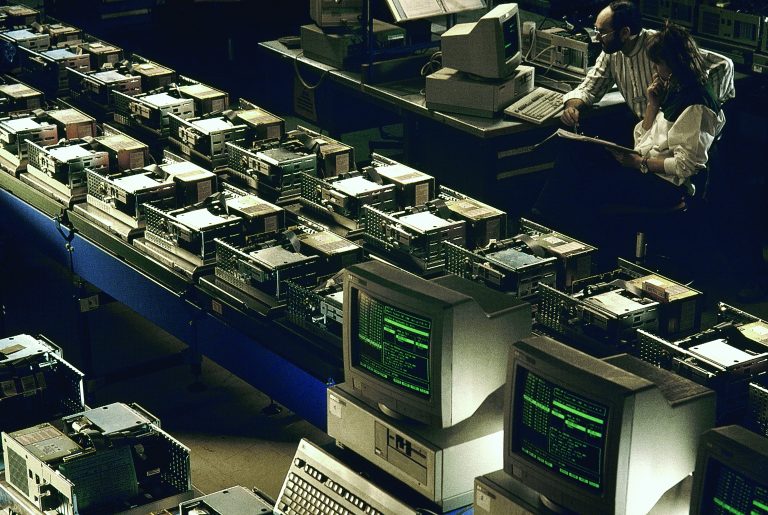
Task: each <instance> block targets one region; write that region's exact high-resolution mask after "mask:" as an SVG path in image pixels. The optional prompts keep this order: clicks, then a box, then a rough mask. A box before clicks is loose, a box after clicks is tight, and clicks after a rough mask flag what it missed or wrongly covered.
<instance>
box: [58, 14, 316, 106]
mask: <svg viewBox="0 0 768 515" xmlns="http://www.w3.org/2000/svg"><path fill="white" fill-rule="evenodd" d="M157 3H158V2H157V1H151V0H149V1H147V0H145V1H141V0H124V1H122V2H112V3H102V1H101V0H85V1H84V0H59V1H56V2H54V3H53V4H52V5H50V6H49V7H48V8H47V11H46V12H47V13H48V14H49V15H51V16H54V17H56V18H58V19H60V20H62V21H65V22H69V23H72V24H74V25H76V26H79V27H82V28H83V29H84V30H85V31H86V32H88V33H89V34H92V35H94V36H96V37H98V38H100V39H103V40H105V41H108V42H110V43H113V44H116V45H118V46H120V47H122V48H124V49H125V50H127V51H130V52H133V53H138V54H139V55H141V56H143V57H146V58H149V59H151V60H153V61H157V62H159V63H160V64H163V65H165V66H169V67H171V68H173V69H175V70H176V71H178V72H179V73H181V74H182V75H186V76H188V77H191V78H193V79H196V80H199V81H201V82H205V83H207V84H210V85H212V86H215V87H218V88H221V89H225V90H226V91H228V92H229V93H230V95H231V96H232V97H233V98H237V97H238V96H242V97H245V98H247V99H250V100H253V101H256V102H258V101H259V99H260V98H261V97H262V96H263V91H264V88H267V87H269V70H268V69H265V67H264V66H263V60H262V57H261V53H260V52H259V51H258V49H257V43H258V42H260V41H267V40H271V39H277V38H278V37H281V36H285V35H298V33H299V26H300V25H302V24H305V23H309V22H310V18H309V0H279V1H274V0H242V1H205V2H201V1H192V0H166V1H165V2H163V3H162V4H161V5H155V6H153V7H152V8H151V12H150V13H149V14H148V15H147V14H142V15H136V16H121V17H115V18H108V17H107V18H104V15H105V14H108V12H106V10H107V9H113V8H114V6H115V5H116V4H117V5H120V4H123V5H124V6H125V7H131V6H133V7H140V8H141V7H143V6H146V5H147V4H149V5H152V4H157Z"/></svg>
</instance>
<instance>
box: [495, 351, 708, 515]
mask: <svg viewBox="0 0 768 515" xmlns="http://www.w3.org/2000/svg"><path fill="white" fill-rule="evenodd" d="M505 410H506V413H505V417H504V470H505V471H506V472H507V473H508V474H510V475H511V476H512V477H513V478H515V479H516V480H518V481H520V482H522V483H523V484H524V485H526V486H528V487H529V488H532V489H534V490H536V491H537V492H538V493H539V494H540V495H541V500H542V502H543V503H544V504H545V505H547V506H550V507H552V506H554V507H557V508H558V509H566V510H571V511H574V512H577V513H590V514H595V515H597V514H609V515H613V514H616V515H619V514H645V513H648V511H650V509H651V508H653V506H654V505H655V504H656V503H657V501H658V500H659V499H660V498H661V496H662V495H663V494H664V493H665V492H666V491H667V490H669V489H670V488H672V487H674V486H675V485H676V484H678V483H679V482H680V481H682V480H683V479H685V478H686V477H687V476H688V475H689V474H690V473H691V472H692V471H693V469H694V466H695V461H696V449H697V444H698V440H699V435H701V433H702V432H704V431H705V430H707V429H709V428H710V427H712V424H713V423H714V418H715V394H714V391H712V390H710V389H709V388H705V387H703V386H700V385H698V384H696V383H694V382H693V381H690V380H689V379H686V378H683V377H680V376H677V375H675V374H673V373H672V372H668V371H666V370H662V369H660V368H656V367H654V366H653V365H650V364H648V363H645V362H643V361H641V360H639V359H637V358H634V357H633V356H629V355H626V354H620V355H617V356H612V357H610V358H605V359H603V360H600V359H597V358H594V357H592V356H589V355H587V354H584V353H583V352H580V351H577V350H575V349H573V348H571V347H568V346H566V345H563V344H562V343H560V342H557V341H555V340H552V339H550V338H547V337H532V338H527V339H524V340H522V341H520V342H517V343H516V344H514V346H513V348H512V351H510V362H509V379H508V380H507V395H506V400H505Z"/></svg>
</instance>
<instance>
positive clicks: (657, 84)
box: [646, 73, 669, 106]
mask: <svg viewBox="0 0 768 515" xmlns="http://www.w3.org/2000/svg"><path fill="white" fill-rule="evenodd" d="M667 88H669V82H668V81H666V80H664V79H662V78H661V76H659V74H658V73H654V74H653V76H652V77H651V83H650V84H649V85H648V89H647V90H646V93H647V96H648V103H649V104H651V105H653V106H659V105H661V100H662V99H663V98H664V96H665V95H666V94H667Z"/></svg>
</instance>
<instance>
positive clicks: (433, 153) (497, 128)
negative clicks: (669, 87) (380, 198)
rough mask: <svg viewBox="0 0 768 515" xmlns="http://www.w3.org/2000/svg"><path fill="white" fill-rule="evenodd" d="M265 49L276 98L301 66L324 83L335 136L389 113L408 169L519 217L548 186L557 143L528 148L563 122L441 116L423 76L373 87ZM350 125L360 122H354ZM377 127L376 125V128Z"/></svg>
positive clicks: (324, 118)
mask: <svg viewBox="0 0 768 515" xmlns="http://www.w3.org/2000/svg"><path fill="white" fill-rule="evenodd" d="M259 47H260V48H261V49H262V50H263V51H264V52H267V53H268V54H269V55H270V56H271V57H272V60H271V61H272V63H274V66H272V67H271V69H272V70H274V73H273V75H272V83H273V85H274V88H273V90H274V92H275V93H277V92H282V94H283V95H288V94H290V93H291V92H292V91H294V89H293V87H294V86H293V82H292V81H293V79H292V78H293V76H294V73H295V70H294V66H295V67H296V69H298V71H299V73H300V74H301V75H302V76H303V77H304V78H305V80H307V79H308V78H310V77H311V79H312V81H313V84H317V83H318V81H322V82H320V86H319V87H318V88H317V89H316V90H314V91H315V93H314V98H315V114H316V119H315V120H314V121H316V122H318V123H319V124H320V125H321V126H323V127H324V128H327V129H328V130H329V131H330V132H331V136H335V137H341V135H342V134H344V133H346V132H350V131H352V130H357V129H359V125H360V124H361V123H363V122H364V120H363V118H362V116H361V113H364V112H366V111H367V110H368V109H370V108H373V109H384V110H386V111H387V112H389V113H391V114H394V115H395V116H396V117H397V118H398V119H399V121H400V122H401V123H402V124H403V127H404V133H405V142H404V152H405V157H404V161H405V162H406V163H407V164H409V165H411V166H413V167H415V168H418V169H419V170H421V171H423V172H426V173H429V174H430V175H433V176H435V177H436V178H437V179H438V181H440V182H442V183H444V184H446V185H447V186H450V187H451V188H454V189H457V190H459V191H461V192H463V193H466V194H467V195H470V196H472V197H475V198H477V199H479V200H482V201H484V202H487V203H490V204H492V205H494V206H496V207H499V208H500V209H504V210H506V211H507V212H508V213H509V214H510V215H511V216H518V215H523V214H527V213H528V210H529V208H530V205H531V203H532V195H534V194H535V192H537V191H538V188H539V187H540V185H541V183H542V181H543V177H542V174H540V173H537V172H543V171H546V170H549V169H551V168H552V167H553V165H554V162H553V153H552V148H553V147H552V146H551V145H550V144H547V145H543V146H542V147H540V148H539V149H537V150H536V151H533V152H530V151H528V150H527V148H526V147H528V146H530V145H534V144H536V143H538V142H540V141H542V140H543V139H545V138H546V137H547V136H549V135H550V134H552V132H554V130H555V129H556V128H557V127H558V125H559V122H558V121H557V119H553V120H552V121H550V122H547V123H545V124H542V125H535V124H531V123H528V122H523V121H517V120H514V119H510V118H504V117H497V118H480V117H475V116H467V115H459V114H450V113H444V112H441V111H435V110H431V109H427V107H426V105H425V104H426V101H425V97H424V95H423V94H421V92H422V91H423V89H424V83H425V82H424V79H423V78H421V77H419V78H413V79H409V80H404V81H397V82H388V83H382V84H366V83H363V81H362V78H361V75H360V73H356V72H352V71H346V70H338V69H336V68H333V67H331V66H328V65H326V64H323V63H320V62H317V61H315V60H312V59H309V58H307V57H305V56H304V55H303V54H302V53H301V50H298V49H289V48H287V47H286V46H285V45H283V44H282V43H280V42H278V41H266V42H262V43H259ZM285 75H287V77H286V76H285ZM321 77H322V78H321ZM297 87H299V88H300V87H301V86H300V85H299V86H297ZM323 102H325V104H322V103H323ZM623 103H624V101H623V98H622V97H621V94H620V93H618V92H612V93H609V94H608V95H606V97H605V98H604V99H603V100H602V101H601V102H600V104H598V106H597V108H596V109H595V112H598V113H599V116H600V121H601V122H603V123H607V122H608V120H606V116H607V115H618V116H625V115H626V113H628V112H629V110H628V109H627V110H623V109H606V108H608V107H610V106H618V105H621V104H623ZM289 104H290V102H289V101H286V100H285V99H283V102H282V103H280V104H279V105H281V106H282V107H283V108H285V107H286V106H287V105H289ZM297 114H301V113H300V112H299V113H297ZM347 121H351V122H353V123H350V124H348V125H347V124H346V122H347ZM355 122H356V123H355ZM378 125H381V122H379V123H378ZM373 126H376V124H375V123H373V124H371V125H369V127H373ZM342 139H343V138H342Z"/></svg>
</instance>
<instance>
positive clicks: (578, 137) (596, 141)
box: [556, 129, 639, 154]
mask: <svg viewBox="0 0 768 515" xmlns="http://www.w3.org/2000/svg"><path fill="white" fill-rule="evenodd" d="M556 134H557V135H558V136H560V137H561V138H565V139H570V140H573V141H581V142H584V143H591V144H593V145H600V146H602V147H605V148H607V149H610V150H615V151H617V152H627V153H629V154H639V152H638V151H637V150H635V149H633V148H628V147H623V146H621V145H617V144H616V143H613V142H612V141H606V140H604V139H600V138H593V137H592V136H585V135H583V134H576V133H575V132H570V131H567V130H565V129H557V133H556Z"/></svg>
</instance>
